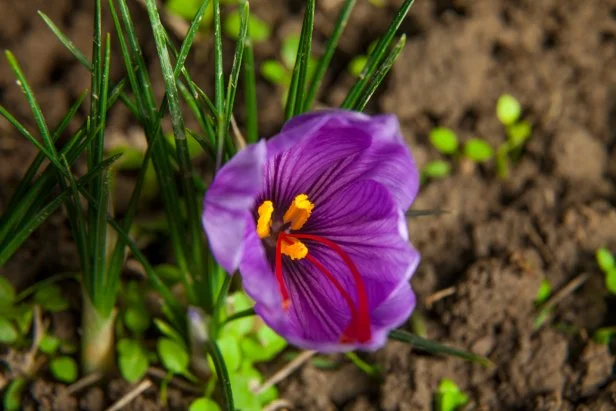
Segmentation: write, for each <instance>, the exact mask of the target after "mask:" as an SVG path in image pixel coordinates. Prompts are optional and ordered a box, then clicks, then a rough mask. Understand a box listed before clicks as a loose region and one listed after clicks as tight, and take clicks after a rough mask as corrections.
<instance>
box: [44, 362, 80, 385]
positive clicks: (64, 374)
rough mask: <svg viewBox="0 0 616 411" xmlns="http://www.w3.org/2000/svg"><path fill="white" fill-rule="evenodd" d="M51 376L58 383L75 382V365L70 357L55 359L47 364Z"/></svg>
mask: <svg viewBox="0 0 616 411" xmlns="http://www.w3.org/2000/svg"><path fill="white" fill-rule="evenodd" d="M49 369H50V370H51V374H52V375H53V376H54V377H55V379H57V380H58V381H60V382H64V383H67V384H70V383H72V382H75V381H76V380H77V375H78V374H77V363H76V362H75V360H74V359H73V358H72V357H67V356H62V357H56V358H54V359H52V360H51V362H50V363H49Z"/></svg>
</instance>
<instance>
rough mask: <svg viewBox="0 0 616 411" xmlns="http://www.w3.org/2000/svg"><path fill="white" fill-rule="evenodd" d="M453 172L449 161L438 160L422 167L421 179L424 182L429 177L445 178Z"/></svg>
mask: <svg viewBox="0 0 616 411" xmlns="http://www.w3.org/2000/svg"><path fill="white" fill-rule="evenodd" d="M450 174H451V164H449V163H448V162H447V161H442V160H436V161H431V162H429V163H428V164H426V165H425V166H424V167H423V168H422V169H421V176H420V179H421V181H422V182H425V181H427V180H428V179H435V178H444V177H447V176H448V175H450Z"/></svg>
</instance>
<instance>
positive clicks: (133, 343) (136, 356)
mask: <svg viewBox="0 0 616 411" xmlns="http://www.w3.org/2000/svg"><path fill="white" fill-rule="evenodd" d="M117 350H118V367H119V368H120V373H121V374H122V377H124V379H125V380H126V381H128V382H130V383H135V382H137V381H139V380H140V379H141V378H143V376H144V375H145V373H146V371H147V370H148V366H149V360H148V353H147V351H146V349H145V348H144V347H143V346H142V345H141V344H140V343H139V341H137V340H133V339H128V338H124V339H122V340H120V341H118V344H117Z"/></svg>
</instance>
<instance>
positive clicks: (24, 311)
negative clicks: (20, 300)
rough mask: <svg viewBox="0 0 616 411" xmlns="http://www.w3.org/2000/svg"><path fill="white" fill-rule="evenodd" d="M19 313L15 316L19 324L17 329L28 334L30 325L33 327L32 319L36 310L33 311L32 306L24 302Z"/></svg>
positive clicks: (16, 322)
mask: <svg viewBox="0 0 616 411" xmlns="http://www.w3.org/2000/svg"><path fill="white" fill-rule="evenodd" d="M18 310H19V314H18V315H17V316H16V317H15V324H16V325H17V330H18V331H19V332H20V333H21V334H22V335H25V334H28V332H29V331H30V327H32V319H33V318H34V312H33V311H32V307H31V306H29V305H26V304H23V305H22V306H20V307H19V309H18Z"/></svg>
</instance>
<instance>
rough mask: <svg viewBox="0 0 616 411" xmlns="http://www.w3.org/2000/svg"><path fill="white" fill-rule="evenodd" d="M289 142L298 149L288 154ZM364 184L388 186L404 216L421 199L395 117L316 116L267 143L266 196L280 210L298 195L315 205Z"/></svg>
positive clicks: (290, 125)
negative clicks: (364, 181)
mask: <svg viewBox="0 0 616 411" xmlns="http://www.w3.org/2000/svg"><path fill="white" fill-rule="evenodd" d="M290 141H295V142H296V144H295V145H293V146H292V149H291V150H288V148H289V142H290ZM270 147H271V148H272V149H271V150H270ZM276 152H277V153H278V154H275V153H276ZM366 178H369V179H372V180H375V181H378V182H380V183H382V184H383V185H384V186H386V187H387V188H388V189H389V191H390V193H391V195H392V196H393V197H394V198H395V199H396V201H397V203H398V206H399V207H400V208H402V209H404V210H406V209H407V208H408V207H409V206H410V204H411V203H412V201H413V199H414V198H415V196H416V194H417V190H418V187H419V174H418V171H417V167H416V165H415V162H414V161H413V158H412V156H411V154H410V152H409V150H408V148H407V147H406V144H405V143H404V140H403V138H402V135H401V134H400V128H399V124H398V121H397V120H396V118H395V116H375V117H370V116H367V115H364V114H361V113H356V112H349V111H341V110H336V111H322V112H313V113H310V114H305V115H301V116H298V117H295V118H293V119H291V120H290V121H289V122H288V123H287V124H286V125H285V127H284V128H283V130H282V131H281V133H280V134H278V135H277V136H275V137H274V138H272V139H271V140H270V141H269V142H268V165H267V171H266V188H267V189H266V192H265V196H266V197H270V199H273V200H277V201H278V203H280V204H281V205H282V206H287V205H288V203H289V202H290V201H291V200H292V198H293V197H294V196H295V195H297V194H301V193H305V194H308V196H309V198H310V199H311V201H313V202H315V201H318V200H319V199H321V198H327V197H328V196H330V195H332V193H335V192H336V191H339V190H341V189H343V188H344V187H345V186H346V185H347V184H349V183H351V182H353V181H355V180H357V179H366Z"/></svg>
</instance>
